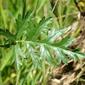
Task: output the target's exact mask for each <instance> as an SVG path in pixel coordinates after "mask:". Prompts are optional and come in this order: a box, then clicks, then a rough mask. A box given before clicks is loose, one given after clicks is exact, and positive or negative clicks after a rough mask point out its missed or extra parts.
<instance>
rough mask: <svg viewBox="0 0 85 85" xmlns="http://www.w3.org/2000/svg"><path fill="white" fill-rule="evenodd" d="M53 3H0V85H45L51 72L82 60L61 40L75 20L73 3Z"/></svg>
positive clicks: (10, 0) (34, 0) (63, 0)
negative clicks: (63, 65)
mask: <svg viewBox="0 0 85 85" xmlns="http://www.w3.org/2000/svg"><path fill="white" fill-rule="evenodd" d="M55 1H56V3H54V2H52V1H50V0H0V85H39V84H40V85H47V81H48V80H49V78H50V75H51V71H52V68H54V67H57V66H59V65H60V64H61V63H62V62H63V63H65V64H66V63H67V62H68V60H69V59H74V60H78V59H80V58H84V54H81V53H80V52H78V51H75V52H73V51H70V50H69V49H68V46H69V45H70V44H71V43H72V42H73V40H74V38H73V37H71V36H68V35H66V36H65V37H63V38H62V36H64V35H65V34H66V32H68V31H69V28H68V26H70V25H71V24H72V23H74V22H75V21H76V20H77V17H76V16H77V13H78V10H77V8H76V7H75V4H74V1H73V0H55ZM57 1H58V2H57ZM59 38H62V39H59Z"/></svg>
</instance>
